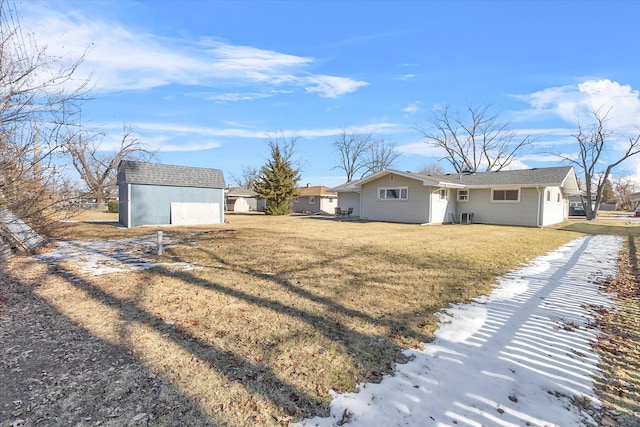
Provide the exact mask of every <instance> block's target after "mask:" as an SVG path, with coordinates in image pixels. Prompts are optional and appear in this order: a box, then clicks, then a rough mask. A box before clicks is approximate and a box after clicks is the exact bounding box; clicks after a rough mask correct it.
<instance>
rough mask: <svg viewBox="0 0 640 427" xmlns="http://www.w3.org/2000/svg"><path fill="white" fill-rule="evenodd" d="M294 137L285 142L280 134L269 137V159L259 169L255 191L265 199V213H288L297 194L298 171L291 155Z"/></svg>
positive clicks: (294, 141)
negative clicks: (275, 137)
mask: <svg viewBox="0 0 640 427" xmlns="http://www.w3.org/2000/svg"><path fill="white" fill-rule="evenodd" d="M296 140H297V139H296V138H291V139H289V141H288V142H287V141H286V139H285V138H284V136H282V135H281V137H280V141H278V139H272V138H271V137H270V138H269V149H270V150H271V159H269V161H268V162H267V164H266V165H264V166H262V168H261V169H260V177H259V179H258V180H257V183H256V188H255V191H256V193H258V196H259V197H261V198H263V199H265V200H266V201H267V207H266V210H265V213H266V214H267V215H289V214H290V213H291V204H292V203H291V202H292V201H293V199H294V198H295V197H296V196H297V186H298V181H300V171H299V169H297V168H296V167H294V165H293V161H292V156H293V149H294V147H295V143H296Z"/></svg>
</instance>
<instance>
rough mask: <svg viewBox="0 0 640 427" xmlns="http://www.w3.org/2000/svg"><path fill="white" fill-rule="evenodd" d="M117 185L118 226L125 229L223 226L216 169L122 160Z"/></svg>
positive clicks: (221, 181) (221, 193)
mask: <svg viewBox="0 0 640 427" xmlns="http://www.w3.org/2000/svg"><path fill="white" fill-rule="evenodd" d="M117 183H118V193H119V196H120V197H119V206H118V208H119V222H120V224H122V225H124V226H126V227H137V226H141V225H167V224H172V225H208V224H222V223H224V189H225V183H224V176H223V174H222V171H221V170H219V169H209V168H195V167H188V166H175V165H163V164H159V163H147V162H138V161H132V160H123V161H121V162H120V164H119V165H118V181H117Z"/></svg>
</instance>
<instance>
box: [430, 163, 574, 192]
mask: <svg viewBox="0 0 640 427" xmlns="http://www.w3.org/2000/svg"><path fill="white" fill-rule="evenodd" d="M570 171H571V166H558V167H550V168H534V169H521V170H502V171H498V172H477V173H472V174H464V173H462V174H458V173H455V174H454V173H452V174H447V175H441V176H439V178H441V179H444V180H447V181H450V182H455V183H458V184H464V185H466V186H468V187H476V186H481V187H491V186H500V185H520V186H531V185H542V186H544V185H560V184H562V183H563V182H564V180H565V179H566V178H567V175H568V174H569V172H570Z"/></svg>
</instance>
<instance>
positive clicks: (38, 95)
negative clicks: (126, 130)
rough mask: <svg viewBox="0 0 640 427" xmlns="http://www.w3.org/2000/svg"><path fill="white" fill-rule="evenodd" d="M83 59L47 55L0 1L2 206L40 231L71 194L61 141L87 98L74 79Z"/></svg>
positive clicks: (83, 87)
mask: <svg viewBox="0 0 640 427" xmlns="http://www.w3.org/2000/svg"><path fill="white" fill-rule="evenodd" d="M83 59H84V55H83V56H81V57H80V58H78V59H75V60H71V61H70V62H67V61H65V60H64V59H62V58H59V57H52V56H50V55H48V54H47V52H46V49H43V48H40V47H38V45H37V43H36V40H35V38H34V37H33V35H32V34H31V33H25V32H23V31H22V28H21V26H20V20H19V17H18V14H17V10H16V5H15V2H12V1H8V0H0V159H1V160H0V204H2V206H3V207H5V208H8V209H11V210H13V211H14V213H15V214H16V215H18V217H20V218H21V219H22V220H24V221H26V222H27V223H29V224H31V225H32V226H34V227H36V228H39V229H40V230H42V229H43V227H45V226H46V225H47V224H49V223H50V222H51V221H50V218H51V216H52V215H53V214H55V212H54V211H55V209H56V208H57V207H59V206H61V205H60V203H59V202H60V201H62V200H63V199H64V197H65V193H66V191H65V190H69V189H70V187H69V186H68V183H67V182H65V181H66V180H65V179H64V177H63V174H62V173H60V172H61V168H60V166H59V164H58V163H59V157H58V156H59V155H61V153H62V142H63V141H61V140H60V139H59V136H60V129H62V128H64V127H65V126H67V125H69V124H70V122H69V118H70V116H69V115H68V114H67V109H68V106H70V105H73V104H75V103H78V102H81V101H82V100H83V99H84V97H85V95H86V93H87V90H86V85H87V81H80V82H77V81H75V80H74V78H73V76H74V73H75V72H76V70H77V68H78V66H79V65H80V63H81V62H82V60H83Z"/></svg>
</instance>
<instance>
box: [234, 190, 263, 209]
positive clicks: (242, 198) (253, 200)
mask: <svg viewBox="0 0 640 427" xmlns="http://www.w3.org/2000/svg"><path fill="white" fill-rule="evenodd" d="M225 194H226V201H227V205H226V210H227V211H228V212H249V211H257V210H258V206H259V204H260V200H259V199H258V197H257V193H256V192H255V191H252V190H248V189H246V188H240V187H229V188H227V189H226V190H225Z"/></svg>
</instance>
